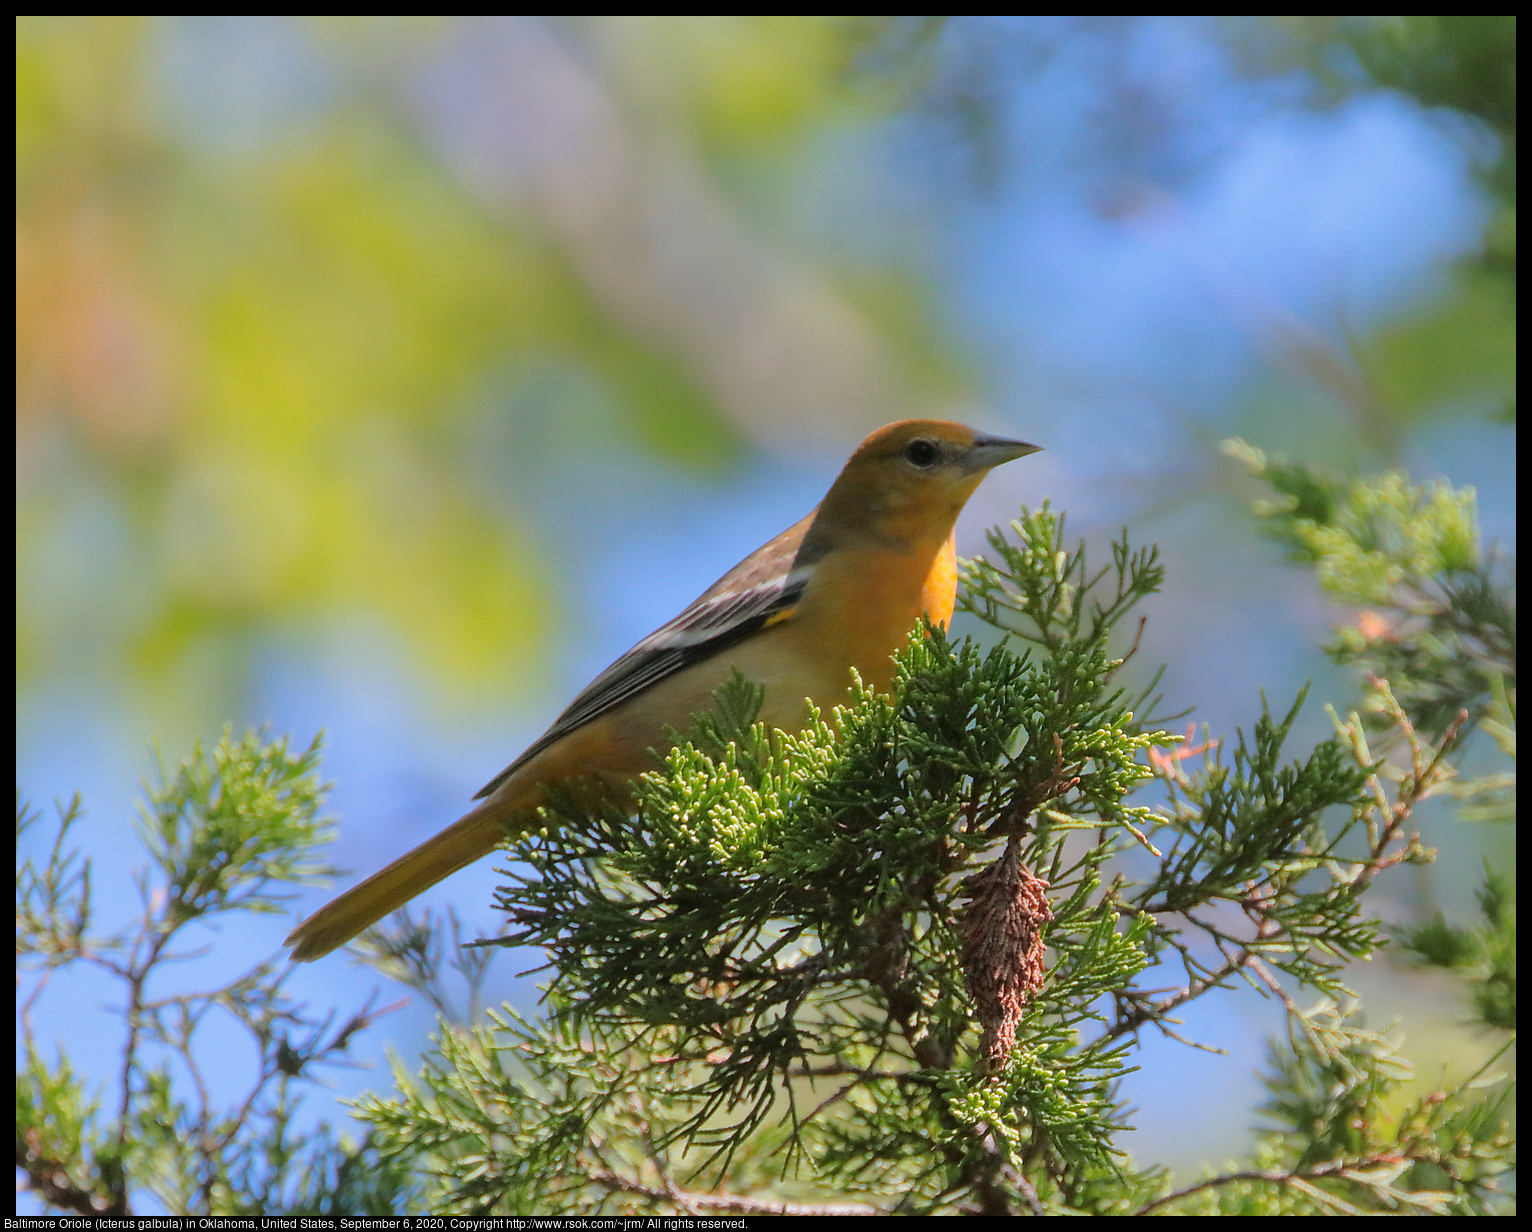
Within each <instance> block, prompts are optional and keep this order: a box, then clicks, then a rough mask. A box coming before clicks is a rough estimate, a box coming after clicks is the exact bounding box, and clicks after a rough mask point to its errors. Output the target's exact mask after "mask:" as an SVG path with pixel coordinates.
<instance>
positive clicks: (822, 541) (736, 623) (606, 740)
mask: <svg viewBox="0 0 1532 1232" xmlns="http://www.w3.org/2000/svg"><path fill="white" fill-rule="evenodd" d="M1039 448H1040V446H1037V445H1028V444H1026V443H1025V442H1023V441H1008V440H1004V439H1002V438H1000V437H996V436H986V435H984V434H982V433H979V432H975V431H974V430H973V429H972V428H968V427H964V426H963V425H962V424H959V423H950V422H947V421H944V420H934V419H908V420H903V421H901V422H899V423H893V424H889V425H888V426H887V427H884V428H879V429H878V430H877V431H876V432H874V433H873V434H872V435H871V436H869V437H868V438H867V439H866V440H865V441H863V442H862V443H861V445H860V446H858V447H857V450H856V452H855V453H854V454H852V455H851V458H850V460H849V461H848V462H847V463H846V465H845V468H844V469H843V470H842V471H841V473H840V475H839V476H838V477H837V478H836V480H835V482H834V483H833V484H832V485H831V486H830V491H829V492H828V493H827V494H826V495H825V498H824V500H822V501H820V502H819V505H818V506H817V507H816V508H815V509H814V511H813V512H812V513H810V514H809V515H808V516H807V517H806V518H804V519H803V520H802V521H801V522H799V523H797V525H795V526H792V527H790V528H789V529H787V530H785V531H783V532H782V533H781V534H780V535H778V536H777V537H776V538H775V539H773V540H772V541H771V542H770V543H768V544H766V545H765V546H764V547H761V548H759V549H757V550H756V551H755V552H752V553H751V554H750V555H749V556H747V557H746V558H745V559H744V560H742V561H741V562H740V563H739V564H737V565H735V566H734V568H732V569H730V570H729V571H728V572H727V573H726V574H724V575H723V577H721V578H719V579H718V581H716V582H714V583H713V585H712V586H710V587H708V589H707V590H705V591H704V592H703V593H702V595H701V596H700V597H699V598H698V599H697V600H696V601H695V602H694V603H693V604H692V605H691V606H690V607H688V608H687V609H686V610H685V611H684V612H682V613H681V614H680V615H679V616H677V617H676V618H675V619H674V620H672V621H670V623H669V624H666V625H663V626H662V627H660V628H659V629H656V630H655V631H654V632H653V633H651V634H650V635H649V636H648V637H646V638H644V640H643V641H641V642H639V643H638V645H636V646H634V647H633V649H632V650H630V651H628V652H627V653H626V654H625V655H623V656H622V657H621V658H620V659H618V660H617V661H616V662H615V663H613V664H612V665H611V667H609V668H607V669H606V671H604V672H602V673H601V675H599V676H597V677H596V679H595V680H593V681H591V683H590V684H589V685H587V686H586V688H585V690H584V691H583V692H582V693H580V695H579V696H578V697H576V698H575V699H574V701H572V702H571V703H570V704H569V707H568V709H566V710H565V711H564V713H563V714H561V715H559V717H558V719H557V720H556V721H555V722H554V724H553V726H552V727H550V728H549V729H548V730H547V731H546V732H544V733H543V734H542V735H541V736H539V737H538V738H537V740H535V741H533V743H532V745H531V747H529V748H528V749H527V751H526V752H524V753H523V754H522V755H521V756H520V757H518V758H517V759H516V760H515V761H513V762H512V763H511V764H510V765H509V766H507V767H506V768H505V769H504V770H502V771H501V772H500V773H499V774H497V775H496V776H495V777H494V778H493V779H491V780H490V781H489V783H488V784H486V785H485V787H484V788H483V790H481V791H480V792H479V794H478V795H477V796H475V797H474V799H476V800H482V801H483V803H482V804H479V805H478V806H477V807H476V808H474V809H473V810H472V811H471V812H469V813H467V814H466V815H464V816H463V817H462V818H461V819H460V820H458V821H455V822H453V824H452V825H450V826H448V827H447V828H446V829H445V830H443V831H442V832H441V833H440V834H438V835H437V836H436V837H435V838H432V839H428V840H426V842H424V843H422V844H421V845H420V846H419V847H416V848H415V850H413V851H411V852H409V853H408V854H406V855H403V856H400V857H399V858H398V859H397V860H395V861H394V862H393V863H392V864H390V865H389V866H388V867H387V868H385V869H383V870H382V871H381V872H377V873H374V874H373V875H372V876H371V877H369V878H368V879H367V880H366V881H364V882H362V883H361V884H360V885H358V886H355V887H353V888H352V889H350V890H347V891H346V892H345V893H344V894H342V895H340V897H338V898H336V899H334V900H333V901H331V902H330V903H328V904H327V905H326V906H324V907H321V908H320V909H319V910H318V911H316V912H315V913H314V914H313V915H311V916H309V918H308V919H306V920H304V921H303V923H302V924H300V925H298V927H297V928H295V929H293V931H292V933H291V935H289V936H288V938H287V944H288V945H290V946H292V947H293V954H292V956H293V959H294V960H295V961H298V962H304V961H308V960H310V959H315V958H319V957H320V956H322V955H324V954H328V953H329V952H330V951H331V950H333V949H335V948H336V947H337V946H341V945H344V944H345V943H346V942H347V941H349V940H351V938H352V937H354V936H356V935H357V933H359V932H361V931H362V929H364V928H366V927H367V926H368V925H369V924H372V923H375V922H376V921H377V920H379V919H381V918H382V917H383V916H385V915H387V914H388V913H389V912H390V911H393V910H394V909H395V908H396V907H399V906H402V905H403V904H404V903H406V902H408V901H409V900H410V899H412V898H414V897H415V895H417V894H419V893H421V892H422V891H423V890H425V889H427V888H429V887H430V886H433V885H435V884H436V883H437V882H438V881H440V880H441V879H442V878H443V877H446V876H448V875H449V874H451V873H455V872H456V871H457V870H458V869H460V868H462V867H464V866H465V865H467V864H471V863H472V862H473V861H475V860H477V859H479V858H480V857H481V856H485V855H488V854H489V853H490V852H491V851H493V850H494V849H495V847H496V846H497V845H498V844H499V843H500V841H501V840H502V839H504V838H506V837H508V836H514V835H517V834H521V833H526V832H527V831H528V830H530V829H532V828H534V827H535V826H536V825H537V824H538V822H537V814H536V812H535V811H534V810H535V809H536V808H537V806H538V805H539V804H540V803H542V801H543V790H544V788H545V787H548V786H550V785H553V784H557V783H563V782H567V781H569V780H574V779H584V778H599V779H606V780H608V781H611V782H614V783H628V782H631V781H632V780H633V779H634V778H636V777H637V776H638V775H639V774H641V773H643V772H644V771H645V770H648V769H653V768H654V767H655V765H656V764H657V763H656V762H655V760H654V756H653V752H652V751H654V752H663V751H664V749H666V748H667V747H668V746H669V740H668V738H667V735H666V733H667V729H675V730H678V731H684V730H686V728H687V726H688V724H689V721H690V718H691V716H692V715H693V714H695V713H697V712H699V711H702V710H705V709H707V708H708V707H709V706H710V705H711V704H712V701H713V696H712V695H713V690H715V689H716V688H718V686H719V685H720V684H722V683H723V682H724V681H725V680H727V679H728V678H729V675H730V672H731V671H732V669H734V668H736V667H737V668H738V669H739V670H740V671H741V672H743V673H744V675H745V676H747V677H748V678H749V679H751V680H754V681H756V682H758V683H760V684H763V685H765V687H766V695H765V701H764V704H763V706H762V709H761V716H760V717H761V720H762V721H763V722H765V723H766V724H768V726H770V727H776V728H780V729H782V730H784V731H796V730H797V729H799V728H801V727H802V726H803V724H804V722H805V721H806V720H807V718H808V714H809V709H808V703H809V702H810V701H812V702H814V703H815V704H817V705H818V706H819V707H820V709H821V710H823V711H826V712H828V711H829V710H830V709H831V707H833V706H834V705H836V704H838V703H840V702H842V701H844V700H846V699H847V696H848V692H849V689H850V687H851V669H852V668H853V667H854V668H856V670H857V671H858V672H859V673H860V674H861V677H862V679H863V681H865V682H866V683H867V684H868V685H869V686H871V687H872V688H874V689H878V690H882V691H887V689H888V688H889V686H890V685H891V684H892V682H893V672H894V664H893V659H892V657H891V656H892V655H893V653H894V652H895V651H896V650H898V649H899V648H900V647H901V646H903V645H904V640H905V638H906V637H908V636H909V632H910V630H911V629H912V628H913V627H914V625H915V622H916V620H918V619H919V617H920V616H921V614H922V613H924V614H925V615H927V616H929V617H930V618H931V620H932V621H934V622H936V623H938V624H942V625H945V624H946V623H947V621H948V620H950V619H951V617H952V607H953V603H954V600H955V598H956V593H957V549H956V537H955V533H954V526H955V524H956V522H957V516H958V513H959V512H960V511H961V510H962V508H963V505H964V504H965V503H966V502H967V500H968V498H969V496H971V495H972V494H973V491H974V489H975V488H977V487H978V486H979V483H980V481H981V480H982V479H983V478H984V476H985V474H986V473H987V472H988V471H989V470H990V469H991V468H992V467H995V466H999V465H1000V464H1001V463H1002V462H1009V461H1011V460H1012V459H1013V458H1020V457H1024V456H1025V455H1027V454H1029V453H1035V452H1037V450H1038V449H1039Z"/></svg>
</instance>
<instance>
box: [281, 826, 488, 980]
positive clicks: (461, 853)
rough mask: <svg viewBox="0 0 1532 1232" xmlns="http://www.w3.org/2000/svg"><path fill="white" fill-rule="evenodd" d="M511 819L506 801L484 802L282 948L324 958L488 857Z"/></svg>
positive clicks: (333, 904) (334, 903)
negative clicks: (461, 869) (424, 893)
mask: <svg viewBox="0 0 1532 1232" xmlns="http://www.w3.org/2000/svg"><path fill="white" fill-rule="evenodd" d="M508 816H514V812H513V811H511V810H507V808H506V801H505V800H504V799H498V800H485V801H484V802H483V803H482V804H480V805H479V806H478V808H476V809H474V810H473V811H472V812H470V813H466V814H464V815H463V816H462V817H461V818H460V819H458V820H457V821H455V822H453V823H452V824H451V825H450V826H448V827H447V828H446V829H445V830H443V831H442V832H441V833H440V834H438V835H436V836H435V837H434V838H430V839H427V840H426V841H425V842H423V843H421V844H420V846H419V847H417V848H415V850H414V851H410V852H406V853H405V854H404V855H402V856H400V857H399V858H398V859H397V860H395V861H394V862H393V863H392V864H390V865H389V866H388V867H387V868H383V869H380V870H379V871H378V872H376V873H374V874H373V875H372V876H371V877H369V878H367V880H366V881H364V882H362V883H361V885H357V886H352V888H351V889H349V890H347V891H346V892H345V893H344V894H342V895H340V896H339V897H338V898H335V899H333V900H331V901H330V902H328V903H326V904H325V905H324V906H323V907H321V908H320V909H319V910H318V911H316V912H314V914H313V915H311V916H309V918H308V919H306V920H304V921H303V923H302V924H300V925H298V927H297V928H295V929H293V931H292V932H291V933H289V934H288V936H287V940H286V942H284V944H286V945H290V946H292V947H293V952H292V959H293V961H294V962H311V961H312V960H314V959H316V958H322V957H324V955H326V954H328V953H329V952H330V951H331V950H334V949H338V948H339V947H340V946H343V945H345V944H346V942H348V941H350V940H351V938H353V937H355V936H356V935H357V934H358V933H359V932H361V931H362V930H363V929H364V928H366V927H368V926H369V925H371V924H376V923H377V922H378V921H379V920H381V919H382V918H383V917H384V916H386V915H387V914H388V913H389V912H390V911H393V910H394V909H395V908H397V907H402V906H404V904H405V903H407V902H409V901H410V899H412V898H414V897H415V896H416V895H417V894H419V893H421V892H422V891H424V890H428V889H430V888H431V887H432V886H434V885H435V884H436V883H437V882H438V881H440V880H441V879H442V878H443V877H448V876H451V875H452V874H453V873H455V872H457V870H458V869H460V868H463V867H465V866H467V865H469V864H472V863H473V862H474V861H475V860H477V859H479V858H481V857H482V856H487V855H488V854H489V853H490V852H491V851H493V850H494V849H495V846H496V845H497V844H498V843H499V842H500V840H501V839H502V838H504V837H505V835H506V833H507V828H506V820H507V817H508Z"/></svg>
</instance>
